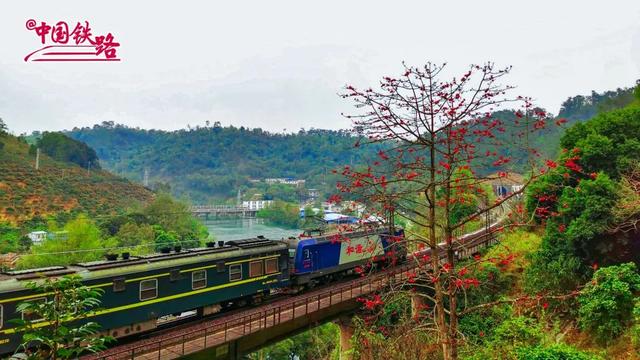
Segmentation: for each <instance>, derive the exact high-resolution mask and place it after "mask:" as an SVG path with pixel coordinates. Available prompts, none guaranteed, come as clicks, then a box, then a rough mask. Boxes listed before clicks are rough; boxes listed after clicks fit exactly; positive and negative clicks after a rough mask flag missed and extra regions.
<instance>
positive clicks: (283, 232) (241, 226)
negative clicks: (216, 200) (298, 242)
mask: <svg viewBox="0 0 640 360" xmlns="http://www.w3.org/2000/svg"><path fill="white" fill-rule="evenodd" d="M204 224H205V226H206V227H207V229H208V230H209V233H210V234H212V235H213V237H214V238H215V239H216V240H217V241H229V240H239V239H248V238H254V237H256V236H258V235H263V236H264V237H266V238H267V239H274V240H280V239H282V238H287V237H289V236H297V235H298V234H300V232H301V230H297V229H285V228H281V227H277V226H271V225H268V224H267V221H266V220H265V219H216V220H207V221H205V222H204Z"/></svg>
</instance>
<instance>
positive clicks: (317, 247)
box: [289, 228, 407, 288]
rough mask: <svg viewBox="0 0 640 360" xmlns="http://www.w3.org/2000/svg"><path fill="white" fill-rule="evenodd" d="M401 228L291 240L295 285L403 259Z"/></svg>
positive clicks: (332, 279) (337, 276)
mask: <svg viewBox="0 0 640 360" xmlns="http://www.w3.org/2000/svg"><path fill="white" fill-rule="evenodd" d="M403 237H404V232H403V230H402V229H396V230H395V231H394V232H393V233H391V232H390V231H389V230H388V229H383V228H378V229H373V230H363V231H353V232H347V233H343V234H340V235H339V236H336V235H335V234H329V235H322V234H321V235H320V236H311V237H309V238H305V237H300V238H294V239H289V254H290V257H291V261H290V263H291V265H290V267H291V283H292V286H302V285H304V286H305V287H309V288H310V287H314V286H315V285H316V284H318V283H326V282H331V281H334V280H336V279H338V278H340V277H342V276H343V275H346V274H349V273H351V272H353V271H354V269H356V268H358V267H361V266H365V265H370V264H375V265H380V264H388V263H391V262H403V261H404V260H405V259H406V256H407V249H406V247H405V246H404V242H402V241H400V240H401V239H402V238H403Z"/></svg>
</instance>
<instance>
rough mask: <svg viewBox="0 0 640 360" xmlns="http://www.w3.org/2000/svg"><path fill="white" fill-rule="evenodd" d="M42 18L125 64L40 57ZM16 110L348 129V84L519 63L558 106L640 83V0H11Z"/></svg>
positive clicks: (58, 122)
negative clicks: (434, 69) (406, 67)
mask: <svg viewBox="0 0 640 360" xmlns="http://www.w3.org/2000/svg"><path fill="white" fill-rule="evenodd" d="M28 19H35V20H37V21H38V22H40V21H46V22H47V23H56V22H58V21H66V22H68V23H69V24H75V23H76V22H77V21H84V20H87V21H89V22H90V24H91V27H92V29H93V33H94V35H98V34H100V33H107V32H111V33H113V34H114V36H115V38H116V40H117V41H118V42H120V44H121V46H120V48H119V49H118V56H119V57H120V58H121V59H122V61H121V62H119V63H116V62H111V63H107V62H92V63H78V62H74V63H61V62H51V63H36V62H24V61H23V58H24V57H25V55H27V54H28V53H30V52H32V51H34V50H37V49H38V48H40V47H41V46H42V45H41V44H40V42H39V39H38V38H37V37H36V35H35V34H34V32H33V31H28V30H27V29H26V27H25V23H26V21H27V20H28ZM0 39H1V40H2V41H1V46H0V117H2V118H3V119H4V120H5V122H6V123H7V124H8V126H9V127H10V129H11V130H12V131H13V132H15V133H21V132H30V131H33V130H60V129H71V128H73V127H75V126H78V127H80V126H90V125H93V124H95V123H99V122H102V121H115V122H117V123H123V124H127V125H129V126H139V127H143V128H161V129H177V128H184V127H186V126H187V125H191V126H196V125H201V126H202V125H204V123H205V121H207V120H209V121H211V122H212V123H213V122H214V121H220V122H221V123H222V124H223V125H229V124H233V125H236V126H239V125H244V126H249V127H261V128H263V129H269V130H274V131H282V130H283V129H287V131H294V130H298V129H299V128H302V127H304V128H307V129H308V128H310V127H315V128H334V129H336V128H346V127H348V126H349V122H348V121H347V120H345V119H343V118H342V117H341V116H340V112H341V111H348V110H349V109H350V106H351V105H350V104H349V103H348V102H345V101H344V100H342V99H340V98H339V97H338V96H337V95H336V94H337V93H338V92H339V91H340V89H341V88H342V87H343V86H344V85H345V84H347V83H349V84H354V85H358V86H369V85H372V84H375V83H376V81H377V79H378V78H380V77H381V76H384V75H397V74H399V73H400V72H401V62H402V61H403V60H404V61H406V62H407V63H409V64H412V65H417V64H422V63H424V62H426V61H427V60H431V61H434V62H442V61H447V62H448V63H449V64H450V70H451V72H450V74H451V75H455V74H457V73H458V71H457V70H460V69H461V68H462V67H463V66H466V65H467V64H469V63H479V62H484V61H487V60H490V61H494V62H496V63H497V64H499V65H513V72H512V74H511V75H510V78H509V79H510V83H511V84H514V85H517V86H518V93H519V94H526V95H529V96H532V97H534V98H535V99H536V100H537V104H539V105H540V106H543V107H545V108H547V109H548V110H550V111H551V112H554V113H557V111H558V108H559V106H560V104H561V103H562V101H564V100H565V99H566V98H567V97H568V96H572V95H576V94H589V93H590V92H591V90H592V89H593V90H596V91H602V90H608V89H615V88H616V87H622V86H631V85H633V84H634V82H635V80H636V79H639V78H640V1H638V0H628V1H617V0H609V1H594V0H588V1H585V0H582V1H578V0H571V1H560V0H553V1H547V0H536V1H513V0H510V1H492V0H483V1H477V0H473V1H464V0H458V1H398V0H394V1H388V0H387V1H371V0H369V1H348V0H339V1H331V0H329V1H327V0H325V1H315V2H310V1H300V0H298V1H276V0H270V1H264V0H261V1H240V0H238V1H224V2H222V1H170V2H169V1H158V0H156V1H141V0H127V1H107V2H105V1H101V2H90V1H42V2H37V1H11V2H10V1H3V2H2V5H1V6H0Z"/></svg>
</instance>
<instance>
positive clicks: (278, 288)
mask: <svg viewBox="0 0 640 360" xmlns="http://www.w3.org/2000/svg"><path fill="white" fill-rule="evenodd" d="M401 236H402V230H398V231H396V232H395V233H393V234H390V233H389V231H388V230H385V229H372V230H367V231H358V232H347V233H344V234H342V235H341V238H342V239H341V240H340V241H336V240H335V237H334V235H322V236H316V237H300V238H294V239H289V240H282V241H279V240H268V239H265V238H263V237H258V238H254V239H246V240H237V241H229V242H226V243H224V244H220V243H219V244H218V246H214V247H206V248H197V249H189V250H183V251H180V252H173V253H169V254H151V255H142V256H132V257H129V258H127V259H122V260H106V261H95V262H88V263H79V264H74V265H71V266H56V267H50V268H44V269H29V270H20V271H4V272H2V273H0V354H8V353H11V352H13V351H15V349H16V347H17V346H18V344H19V342H20V339H21V334H19V333H17V332H16V331H15V328H14V325H13V324H12V323H11V322H10V321H9V320H11V319H13V318H17V317H23V318H24V317H25V316H30V317H31V318H32V319H33V316H37V314H20V313H17V312H16V307H17V305H18V304H19V303H20V302H22V301H38V300H39V299H46V297H47V296H49V294H38V293H33V292H32V291H31V290H28V289H26V288H25V283H26V282H28V281H34V280H35V281H37V280H38V279H40V278H43V277H57V276H63V275H67V274H77V275H78V276H80V277H81V279H82V282H83V284H84V285H86V286H90V287H95V288H101V289H103V290H104V294H103V295H102V298H101V302H102V304H101V308H100V309H99V310H98V311H96V312H94V313H92V314H90V316H89V317H87V318H86V319H83V320H81V321H95V322H97V323H99V324H100V325H101V326H102V328H103V329H104V333H105V334H109V335H111V336H113V337H116V338H119V337H124V336H131V335H134V334H138V333H143V332H148V331H151V330H153V329H155V328H156V327H158V325H159V324H162V323H163V322H165V321H167V319H168V318H173V317H174V316H177V315H182V314H191V315H190V316H197V317H202V316H207V315H210V314H214V313H217V312H220V311H222V310H223V309H224V308H226V307H230V306H237V307H239V306H245V305H247V304H251V303H256V302H259V301H261V300H262V299H263V298H266V297H269V296H271V295H273V294H275V293H282V292H289V291H291V290H296V291H297V290H299V289H300V288H302V287H312V286H313V285H315V284H317V283H319V282H325V281H330V280H332V279H336V278H337V277H339V276H342V275H344V274H348V273H349V272H352V271H353V269H354V268H355V267H357V266H362V265H364V264H366V263H370V262H377V263H380V262H385V261H387V260H388V258H389V256H390V255H391V254H392V252H393V255H394V256H396V254H397V256H399V257H400V258H403V257H404V256H406V250H403V246H402V244H403V242H400V241H397V239H398V237H401Z"/></svg>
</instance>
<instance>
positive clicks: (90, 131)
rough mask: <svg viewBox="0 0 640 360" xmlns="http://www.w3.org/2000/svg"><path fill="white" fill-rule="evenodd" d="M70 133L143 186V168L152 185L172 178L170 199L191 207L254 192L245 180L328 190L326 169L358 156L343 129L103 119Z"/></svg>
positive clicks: (330, 181) (329, 176) (328, 171)
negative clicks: (174, 126)
mask: <svg viewBox="0 0 640 360" xmlns="http://www.w3.org/2000/svg"><path fill="white" fill-rule="evenodd" d="M68 134H69V135H70V136H71V137H73V138H75V139H78V140H80V141H84V142H86V143H87V144H89V145H90V146H91V147H93V148H94V149H96V151H97V153H98V156H99V157H100V160H101V162H102V163H103V164H104V166H105V167H107V168H109V169H111V170H112V171H114V172H116V173H118V174H121V175H124V176H126V177H128V178H129V179H133V180H137V181H141V180H142V178H143V174H144V169H145V168H147V169H148V170H149V178H150V181H151V183H156V182H166V181H169V182H170V183H171V189H172V192H173V193H174V195H177V196H183V195H186V196H188V197H190V198H191V200H192V201H194V202H206V201H212V200H218V201H220V200H221V199H227V198H234V197H235V195H236V193H237V191H238V189H240V190H241V191H242V192H243V193H245V192H247V191H248V190H249V189H251V188H252V187H253V184H252V183H251V182H249V179H264V178H282V177H292V178H297V179H305V180H307V187H312V188H313V187H315V188H321V189H325V191H326V192H328V191H330V190H332V189H333V184H335V178H334V177H333V175H332V174H331V169H333V168H335V167H337V166H339V165H343V164H345V163H349V162H359V161H360V159H361V150H359V149H356V148H354V146H353V145H354V143H355V142H356V139H355V138H353V137H352V136H350V135H349V133H348V132H346V131H330V130H314V129H312V130H306V131H305V130H300V131H299V132H298V133H295V134H274V133H269V132H266V131H263V130H262V129H247V128H244V127H240V128H236V127H233V126H231V127H220V126H217V125H216V126H213V127H203V128H201V127H198V128H193V129H189V130H178V131H171V132H168V131H160V130H142V129H133V128H129V127H126V126H123V125H114V124H113V123H107V122H105V123H103V124H102V125H95V126H94V127H93V128H82V129H74V130H73V131H71V132H69V133H68ZM281 200H288V201H291V200H293V199H289V198H284V199H281ZM295 200H296V201H297V199H295Z"/></svg>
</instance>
